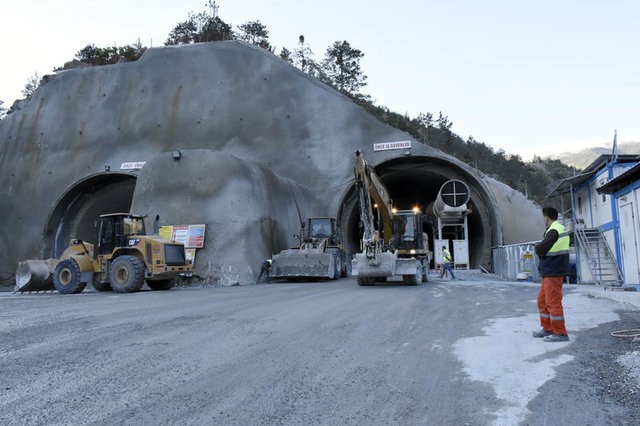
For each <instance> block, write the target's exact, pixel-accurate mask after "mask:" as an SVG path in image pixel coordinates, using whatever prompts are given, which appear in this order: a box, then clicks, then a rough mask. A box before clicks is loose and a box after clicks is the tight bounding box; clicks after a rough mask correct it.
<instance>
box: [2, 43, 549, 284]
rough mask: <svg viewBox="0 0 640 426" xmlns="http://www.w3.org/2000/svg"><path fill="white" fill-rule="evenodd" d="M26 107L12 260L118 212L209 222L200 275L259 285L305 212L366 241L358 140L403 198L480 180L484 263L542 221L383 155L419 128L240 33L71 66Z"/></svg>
mask: <svg viewBox="0 0 640 426" xmlns="http://www.w3.org/2000/svg"><path fill="white" fill-rule="evenodd" d="M19 108H20V110H18V111H16V112H14V113H12V114H10V115H8V116H7V117H6V118H5V119H4V120H2V121H1V122H0V143H1V144H0V166H1V167H0V179H1V180H2V182H3V183H4V184H3V185H2V187H0V197H2V200H3V202H2V204H1V205H0V215H1V217H2V218H3V219H2V223H3V226H2V227H1V229H0V242H2V244H1V246H0V247H1V248H0V250H1V251H0V254H1V255H0V271H12V270H15V267H16V264H17V262H19V261H20V260H24V259H27V258H48V257H52V256H57V255H59V254H60V253H61V252H62V250H63V249H64V247H65V246H66V245H67V244H68V241H69V239H70V238H72V237H75V238H82V239H85V240H87V241H90V242H94V241H95V228H94V222H95V219H96V218H97V216H99V215H100V214H103V213H111V212H117V211H132V212H136V213H140V214H147V215H148V219H147V227H148V229H152V228H153V219H154V218H155V217H156V215H158V216H160V222H161V224H189V223H192V224H196V223H204V224H206V225H207V232H206V239H205V247H204V248H203V249H200V250H198V253H197V256H196V272H197V274H198V275H200V276H202V277H203V278H205V279H207V280H210V281H213V282H216V283H219V284H222V285H227V284H233V283H236V282H240V283H246V282H251V281H252V280H253V279H254V278H255V276H256V275H257V274H256V272H257V271H256V269H257V268H258V267H259V264H260V261H261V259H263V258H264V257H267V256H269V255H270V254H272V253H274V252H277V251H279V250H281V249H284V248H287V247H289V246H294V245H295V240H294V239H293V238H292V236H293V235H294V234H297V233H298V232H299V221H300V219H299V218H300V217H302V218H303V219H305V218H306V217H310V216H332V217H336V218H337V219H338V221H339V224H340V226H341V228H342V232H343V234H344V240H345V245H346V249H347V251H356V250H357V247H358V241H357V232H358V218H357V205H356V203H355V200H356V198H355V192H354V190H353V159H354V151H355V150H356V149H360V150H361V151H363V153H364V155H365V158H366V159H367V161H368V162H369V163H370V164H372V165H373V166H374V167H375V169H376V171H377V173H378V174H379V175H380V176H381V177H382V179H383V181H384V182H385V184H386V185H387V186H388V187H389V190H390V192H391V194H392V198H393V199H394V202H395V203H396V204H397V206H398V207H399V208H405V207H412V206H413V205H416V204H418V205H420V206H423V207H425V206H427V205H428V204H429V203H430V202H431V201H433V200H434V199H435V197H436V195H437V192H438V189H439V188H440V186H441V185H442V184H443V183H444V182H445V181H446V180H448V179H452V178H456V179H460V180H463V181H465V182H466V183H467V184H468V185H469V186H470V188H471V194H472V196H471V203H472V205H473V213H472V214H471V215H470V217H469V221H470V223H469V229H470V255H471V264H472V266H473V267H478V266H480V265H483V266H485V267H490V262H491V248H492V247H494V246H496V245H501V244H510V243H517V242H525V241H531V240H535V239H538V238H539V236H540V234H541V233H542V232H543V230H544V228H543V225H542V223H541V220H540V214H539V210H538V207H537V206H536V205H535V204H534V203H532V202H531V201H529V200H528V199H526V197H524V195H523V194H521V193H519V192H517V191H515V190H513V189H512V188H509V187H508V186H506V185H504V184H502V183H500V182H498V181H496V180H494V179H491V178H489V177H487V176H486V175H484V174H482V173H480V172H478V171H477V170H475V169H473V168H471V167H470V166H468V165H467V164H465V163H463V162H461V161H459V160H457V159H456V158H454V157H452V156H449V155H446V154H444V153H443V152H441V151H439V150H436V149H433V148H431V147H429V146H428V145H425V144H422V143H419V142H417V141H413V142H412V147H411V148H410V149H406V150H393V151H374V149H373V144H375V143H379V142H390V141H406V140H411V139H412V138H411V137H410V135H408V134H407V133H405V132H402V131H400V130H397V129H394V128H392V127H390V126H388V125H386V124H384V123H382V122H380V121H379V120H377V119H376V118H375V117H373V116H371V115H370V114H368V113H367V112H366V111H365V110H364V109H363V108H361V107H360V106H358V105H356V104H354V103H353V102H352V101H351V100H350V99H348V98H347V97H345V96H343V95H341V94H340V93H338V92H336V91H335V90H333V89H331V88H330V87H328V86H326V85H324V84H322V83H321V82H319V81H317V80H316V79H314V78H312V77H309V76H308V75H306V74H304V73H302V72H300V71H299V70H297V69H296V68H294V67H293V66H291V65H290V64H288V63H286V62H284V61H282V60H280V59H279V58H278V57H276V56H274V55H272V54H271V53H269V52H266V51H265V50H263V49H260V48H257V47H255V46H252V45H248V44H245V43H242V42H238V41H231V42H216V43H204V44H196V45H188V46H179V47H161V48H153V49H150V50H148V51H147V52H146V53H145V54H144V56H143V57H142V58H141V59H140V60H139V61H137V62H131V63H123V64H116V65H109V66H103V67H90V68H82V69H76V70H70V71H65V72H61V73H59V74H57V75H55V76H53V77H49V78H48V81H47V82H46V83H45V84H43V85H42V86H41V87H40V88H39V89H38V90H37V91H36V92H35V93H34V95H33V97H32V99H31V100H30V101H28V102H26V101H25V102H22V103H20V104H19ZM173 151H180V157H179V158H178V159H176V158H174V156H173V155H172V152H173ZM143 161H144V162H146V164H145V165H144V167H143V168H142V169H141V170H137V171H127V170H120V165H121V164H122V163H126V162H143ZM523 223H526V224H527V226H522V224H523ZM425 231H428V232H429V233H430V234H431V230H430V229H426V230H425Z"/></svg>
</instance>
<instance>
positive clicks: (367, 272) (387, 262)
mask: <svg viewBox="0 0 640 426" xmlns="http://www.w3.org/2000/svg"><path fill="white" fill-rule="evenodd" d="M397 259H398V255H397V254H396V253H391V252H389V251H387V252H384V253H380V254H379V255H378V260H379V262H378V264H377V265H375V264H373V263H371V262H370V261H369V260H368V259H367V257H366V256H365V255H364V253H358V254H356V255H355V258H354V259H353V261H352V263H351V264H352V271H353V275H357V276H359V277H392V276H394V275H395V274H396V271H395V269H396V261H397Z"/></svg>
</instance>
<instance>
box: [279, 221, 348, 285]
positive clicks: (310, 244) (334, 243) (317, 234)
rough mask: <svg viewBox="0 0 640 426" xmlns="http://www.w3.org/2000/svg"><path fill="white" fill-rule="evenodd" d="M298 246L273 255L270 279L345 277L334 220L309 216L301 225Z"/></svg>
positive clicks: (342, 255) (342, 257) (332, 278)
mask: <svg viewBox="0 0 640 426" xmlns="http://www.w3.org/2000/svg"><path fill="white" fill-rule="evenodd" d="M299 238H300V247H296V248H292V249H288V250H283V251H281V252H280V253H278V254H275V255H273V270H272V272H271V277H273V278H288V279H295V278H328V279H330V280H337V279H338V278H340V277H341V276H346V274H347V269H346V262H345V259H344V250H343V249H342V243H341V238H340V233H339V232H338V230H337V228H336V220H335V219H334V218H330V217H313V218H310V219H308V221H307V224H306V226H305V224H304V223H303V224H302V232H301V235H300V236H299Z"/></svg>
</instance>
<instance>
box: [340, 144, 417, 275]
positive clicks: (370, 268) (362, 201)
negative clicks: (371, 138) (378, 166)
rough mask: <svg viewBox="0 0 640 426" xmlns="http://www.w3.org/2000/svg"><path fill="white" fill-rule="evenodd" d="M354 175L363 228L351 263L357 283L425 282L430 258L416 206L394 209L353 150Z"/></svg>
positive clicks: (361, 157)
mask: <svg viewBox="0 0 640 426" xmlns="http://www.w3.org/2000/svg"><path fill="white" fill-rule="evenodd" d="M354 174H355V181H356V189H357V191H358V203H359V208H360V220H361V222H362V224H363V227H364V233H363V236H362V241H361V249H362V252H361V253H357V254H356V255H355V257H354V259H353V261H352V272H353V274H354V275H357V281H358V284H359V285H361V286H369V285H373V284H375V283H376V282H378V281H386V280H387V278H389V277H402V279H403V281H404V283H405V284H408V285H418V284H419V283H420V282H426V281H427V280H428V272H429V263H430V256H429V244H428V237H427V234H425V233H424V232H423V225H422V223H423V214H422V212H421V211H420V209H419V208H417V207H415V208H413V209H411V210H396V209H394V208H393V204H392V201H391V197H390V195H389V191H388V190H387V187H386V186H385V185H384V183H383V182H382V180H381V179H380V177H378V175H376V173H375V172H374V170H373V168H372V167H371V166H370V165H369V164H368V163H367V162H366V161H365V159H364V157H363V156H362V153H361V152H360V151H356V159H355V164H354ZM374 208H375V209H376V211H377V216H375V215H374ZM376 222H377V223H378V227H379V228H381V230H380V229H376Z"/></svg>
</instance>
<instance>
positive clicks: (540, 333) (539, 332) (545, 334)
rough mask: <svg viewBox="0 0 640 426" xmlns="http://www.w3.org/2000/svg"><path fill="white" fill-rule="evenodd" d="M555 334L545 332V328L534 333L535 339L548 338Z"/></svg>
mask: <svg viewBox="0 0 640 426" xmlns="http://www.w3.org/2000/svg"><path fill="white" fill-rule="evenodd" d="M552 334H553V333H552V332H550V331H547V330H545V329H544V328H541V329H540V330H538V331H534V332H533V334H532V335H533V337H547V336H551V335H552Z"/></svg>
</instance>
